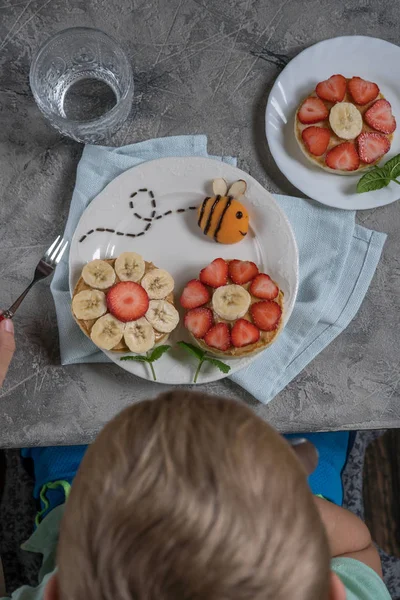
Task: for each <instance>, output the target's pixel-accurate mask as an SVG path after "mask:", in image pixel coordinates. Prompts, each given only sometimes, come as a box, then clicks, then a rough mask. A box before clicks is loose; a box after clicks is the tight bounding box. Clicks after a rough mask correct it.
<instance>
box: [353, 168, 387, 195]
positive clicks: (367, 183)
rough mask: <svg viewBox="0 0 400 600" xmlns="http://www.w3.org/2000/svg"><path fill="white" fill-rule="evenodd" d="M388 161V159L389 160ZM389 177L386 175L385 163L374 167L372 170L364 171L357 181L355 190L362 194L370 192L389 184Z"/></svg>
mask: <svg viewBox="0 0 400 600" xmlns="http://www.w3.org/2000/svg"><path fill="white" fill-rule="evenodd" d="M389 162H390V161H389ZM390 181H391V177H390V176H389V175H388V171H387V170H386V165H385V166H384V167H383V168H381V167H375V169H373V170H372V171H368V173H365V175H363V176H362V177H361V179H360V181H359V182H358V183H357V192H358V193H359V194H362V193H364V192H372V191H373V190H380V189H381V188H384V187H386V186H387V185H389V183H390Z"/></svg>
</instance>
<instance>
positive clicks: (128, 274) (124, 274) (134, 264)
mask: <svg viewBox="0 0 400 600" xmlns="http://www.w3.org/2000/svg"><path fill="white" fill-rule="evenodd" d="M145 268H146V267H145V262H144V260H143V258H142V257H141V256H140V254H136V252H123V253H122V254H120V255H119V256H118V258H117V259H116V261H115V264H114V269H115V272H116V274H117V275H118V277H119V278H120V280H121V281H135V282H136V281H140V280H141V279H142V277H143V275H144V271H145Z"/></svg>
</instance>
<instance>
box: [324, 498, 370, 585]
mask: <svg viewBox="0 0 400 600" xmlns="http://www.w3.org/2000/svg"><path fill="white" fill-rule="evenodd" d="M315 502H316V504H317V508H318V510H319V513H320V516H321V519H322V522H323V523H324V525H325V529H326V533H327V536H328V541H329V546H330V549H331V556H332V558H335V557H339V556H344V557H347V558H354V559H356V560H359V561H360V562H362V563H364V564H366V565H367V566H368V567H371V569H373V570H374V571H375V572H376V573H378V575H379V576H380V577H382V565H381V559H380V557H379V554H378V551H377V549H376V548H375V546H374V544H373V541H372V539H371V534H370V532H369V529H368V527H367V526H366V525H365V523H363V521H361V519H359V518H358V517H356V515H354V514H353V513H352V512H350V511H349V510H346V509H345V508H341V507H340V506H337V505H336V504H332V503H331V502H328V501H327V500H323V499H322V498H318V497H315Z"/></svg>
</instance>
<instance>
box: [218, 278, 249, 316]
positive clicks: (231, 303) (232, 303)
mask: <svg viewBox="0 0 400 600" xmlns="http://www.w3.org/2000/svg"><path fill="white" fill-rule="evenodd" d="M250 302H251V296H250V294H249V292H248V291H247V290H245V289H244V288H243V287H242V286H240V285H235V284H232V285H223V286H221V287H219V288H217V289H216V290H215V292H214V294H213V297H212V306H213V309H214V310H215V312H216V313H217V315H218V316H219V317H221V319H226V320H227V321H235V320H236V319H240V318H241V317H244V315H245V314H246V313H247V311H248V310H249V306H250Z"/></svg>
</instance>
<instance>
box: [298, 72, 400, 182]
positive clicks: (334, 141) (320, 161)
mask: <svg viewBox="0 0 400 600" xmlns="http://www.w3.org/2000/svg"><path fill="white" fill-rule="evenodd" d="M346 81H347V82H349V81H350V79H346ZM312 96H313V97H315V98H316V97H317V93H316V91H315V90H313V91H312V92H311V93H310V94H308V96H306V97H305V98H304V99H303V100H302V101H301V102H300V104H299V106H298V108H297V110H296V116H295V119H294V134H295V136H296V140H297V143H298V144H299V146H300V150H301V151H302V152H303V154H304V156H305V157H306V158H308V160H309V161H311V162H312V163H313V164H314V165H317V166H318V167H320V168H321V169H324V171H328V172H329V173H334V174H335V175H354V174H355V173H362V172H363V171H365V170H366V169H369V168H370V167H373V166H374V165H376V164H378V163H379V161H381V160H382V158H384V156H382V157H381V158H379V159H378V160H376V161H375V162H373V163H368V164H367V163H363V162H360V166H359V168H358V169H356V170H355V171H341V170H340V169H331V168H330V167H328V166H327V165H326V164H325V156H326V154H327V152H329V150H331V149H332V148H334V147H335V146H337V145H338V144H342V143H343V142H351V141H353V140H344V139H342V138H340V137H338V136H337V135H336V134H335V133H334V131H333V129H332V127H331V126H330V124H329V115H328V118H327V119H326V120H325V121H320V122H318V123H311V124H310V123H309V124H303V123H300V121H299V118H298V113H299V110H300V108H301V106H302V104H303V102H304V100H306V99H307V98H310V97H312ZM382 98H384V95H383V94H381V93H379V94H378V96H377V97H376V98H375V99H374V100H372V101H371V102H369V103H368V104H365V105H364V106H360V105H359V104H356V103H355V102H354V100H353V99H352V97H351V95H350V94H349V92H348V91H347V88H346V94H345V96H344V98H343V102H351V103H352V104H354V106H356V107H357V109H358V110H359V111H360V113H361V115H364V113H365V111H367V110H368V109H369V108H370V107H371V106H372V105H373V104H374V102H376V101H377V100H380V99H382ZM322 102H323V103H324V104H325V106H327V108H328V109H329V111H330V109H331V108H332V106H334V104H335V103H334V102H328V101H327V100H323V101H322ZM312 126H316V127H324V128H327V129H329V131H330V132H331V139H330V142H329V145H328V148H327V150H326V152H325V154H323V155H322V156H314V154H311V152H309V150H308V149H307V146H306V145H305V144H304V142H303V138H302V137H301V134H302V131H303V129H306V128H307V127H312ZM364 132H368V133H370V132H371V133H377V132H376V129H373V128H372V127H370V126H369V125H367V123H365V121H364V119H363V127H362V131H361V133H364ZM378 133H379V132H378ZM382 135H386V137H387V138H388V139H389V141H390V143H391V142H392V139H393V134H390V135H389V134H382ZM357 137H358V136H357Z"/></svg>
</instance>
